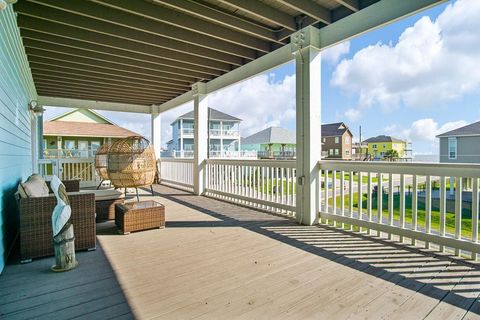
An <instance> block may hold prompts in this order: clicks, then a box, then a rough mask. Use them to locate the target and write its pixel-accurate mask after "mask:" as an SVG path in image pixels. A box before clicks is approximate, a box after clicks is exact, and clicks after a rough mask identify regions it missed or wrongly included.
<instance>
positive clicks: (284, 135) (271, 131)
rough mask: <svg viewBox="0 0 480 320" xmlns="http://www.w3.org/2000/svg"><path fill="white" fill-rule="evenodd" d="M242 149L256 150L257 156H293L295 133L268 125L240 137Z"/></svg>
mask: <svg viewBox="0 0 480 320" xmlns="http://www.w3.org/2000/svg"><path fill="white" fill-rule="evenodd" d="M241 145H242V151H257V154H258V157H259V158H293V157H295V145H296V139H295V133H293V132H291V131H288V130H287V129H284V128H281V127H270V128H267V129H264V130H262V131H259V132H257V133H254V134H252V135H251V136H248V137H246V138H243V139H242V142H241Z"/></svg>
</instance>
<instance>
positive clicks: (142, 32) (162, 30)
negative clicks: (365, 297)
mask: <svg viewBox="0 0 480 320" xmlns="http://www.w3.org/2000/svg"><path fill="white" fill-rule="evenodd" d="M32 1H33V0H32ZM15 5H16V6H17V7H16V8H15V10H17V11H18V12H20V13H23V14H28V15H32V16H36V17H39V18H43V19H46V20H51V21H53V22H57V23H62V24H66V25H72V26H76V27H80V28H83V29H86V30H91V31H95V32H100V33H107V34H110V35H115V36H117V37H120V38H127V39H133V40H135V39H143V40H142V41H146V42H147V43H159V42H163V41H167V39H171V40H174V41H179V42H183V43H188V44H191V45H194V46H197V47H204V48H207V49H210V50H213V51H217V52H219V53H224V54H228V55H233V56H237V57H242V58H245V59H249V60H253V59H255V58H256V56H257V53H256V51H255V50H253V49H249V48H246V47H243V46H240V45H237V44H234V43H231V42H227V41H223V40H220V39H217V38H213V37H209V36H206V35H203V34H199V33H196V32H191V31H188V30H184V29H181V28H178V27H173V26H171V25H169V24H166V23H161V22H158V21H153V20H151V19H146V18H143V17H139V16H136V15H132V14H129V13H126V12H123V11H120V10H112V9H111V8H108V7H105V6H101V5H98V4H95V3H92V2H88V1H85V0H69V1H58V0H42V1H41V2H40V1H39V2H37V3H34V2H23V1H20V2H17V3H16V4H15Z"/></svg>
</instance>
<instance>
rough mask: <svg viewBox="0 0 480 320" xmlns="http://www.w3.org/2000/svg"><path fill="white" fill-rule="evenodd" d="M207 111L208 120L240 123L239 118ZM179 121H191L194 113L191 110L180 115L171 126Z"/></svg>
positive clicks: (210, 109)
mask: <svg viewBox="0 0 480 320" xmlns="http://www.w3.org/2000/svg"><path fill="white" fill-rule="evenodd" d="M208 111H209V113H210V114H209V115H208V118H209V119H210V120H221V121H236V122H240V121H242V119H239V118H236V117H234V116H231V115H229V114H226V113H224V112H221V111H218V110H217V109H213V108H208ZM180 119H187V120H193V119H194V113H193V110H192V111H190V112H187V113H185V114H182V115H181V116H180V117H178V118H177V119H175V121H173V122H172V123H171V124H174V123H175V122H177V121H178V120H180Z"/></svg>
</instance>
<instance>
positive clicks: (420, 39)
mask: <svg viewBox="0 0 480 320" xmlns="http://www.w3.org/2000/svg"><path fill="white" fill-rule="evenodd" d="M479 16H480V1H478V0H458V1H456V2H455V3H453V4H450V5H448V6H447V7H446V9H445V10H444V11H443V12H442V13H441V14H440V15H439V17H438V18H437V19H436V20H435V21H432V20H430V18H429V17H426V16H425V17H422V18H421V19H420V20H418V21H417V22H416V23H415V24H414V25H413V26H412V27H410V28H407V29H406V30H405V31H404V32H403V33H402V35H401V36H400V38H399V39H398V43H396V44H395V45H393V44H383V43H377V44H375V45H371V46H368V47H366V48H364V49H362V50H360V51H358V52H357V53H356V54H355V55H354V57H353V58H352V59H345V60H343V61H341V62H340V63H339V64H338V66H337V68H336V69H335V71H334V73H333V76H332V80H331V84H332V85H334V86H338V87H340V88H342V89H344V90H346V91H348V92H352V93H355V94H357V95H358V97H359V102H358V104H359V106H360V107H364V108H365V107H371V106H379V107H380V108H382V109H383V110H384V111H391V110H393V109H395V108H397V107H399V106H401V105H406V106H408V107H412V108H419V107H421V108H427V107H432V106H438V105H439V104H442V103H445V102H448V101H450V100H452V99H456V98H459V97H461V96H462V95H464V94H467V93H472V92H476V91H480V73H479V72H475V71H474V70H477V69H478V61H479V60H480V46H479V45H478V44H479V43H480V32H478V30H480V19H478V17H479Z"/></svg>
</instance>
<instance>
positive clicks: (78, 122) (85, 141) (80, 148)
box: [43, 109, 138, 158]
mask: <svg viewBox="0 0 480 320" xmlns="http://www.w3.org/2000/svg"><path fill="white" fill-rule="evenodd" d="M132 135H138V133H135V132H133V131H130V130H128V129H125V128H122V127H120V126H118V125H116V124H115V123H113V122H112V121H111V120H109V119H107V118H105V117H104V116H102V115H101V114H99V113H97V112H95V111H93V110H90V109H74V110H72V111H69V112H67V113H64V114H61V115H59V116H56V117H54V118H52V119H50V120H49V121H45V122H44V123H43V150H44V151H43V155H44V157H45V158H57V157H59V158H75V157H80V158H85V157H92V156H94V155H95V151H96V150H97V149H98V148H99V147H100V146H101V145H102V144H104V143H106V142H112V141H115V139H119V138H125V137H128V136H132Z"/></svg>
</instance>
